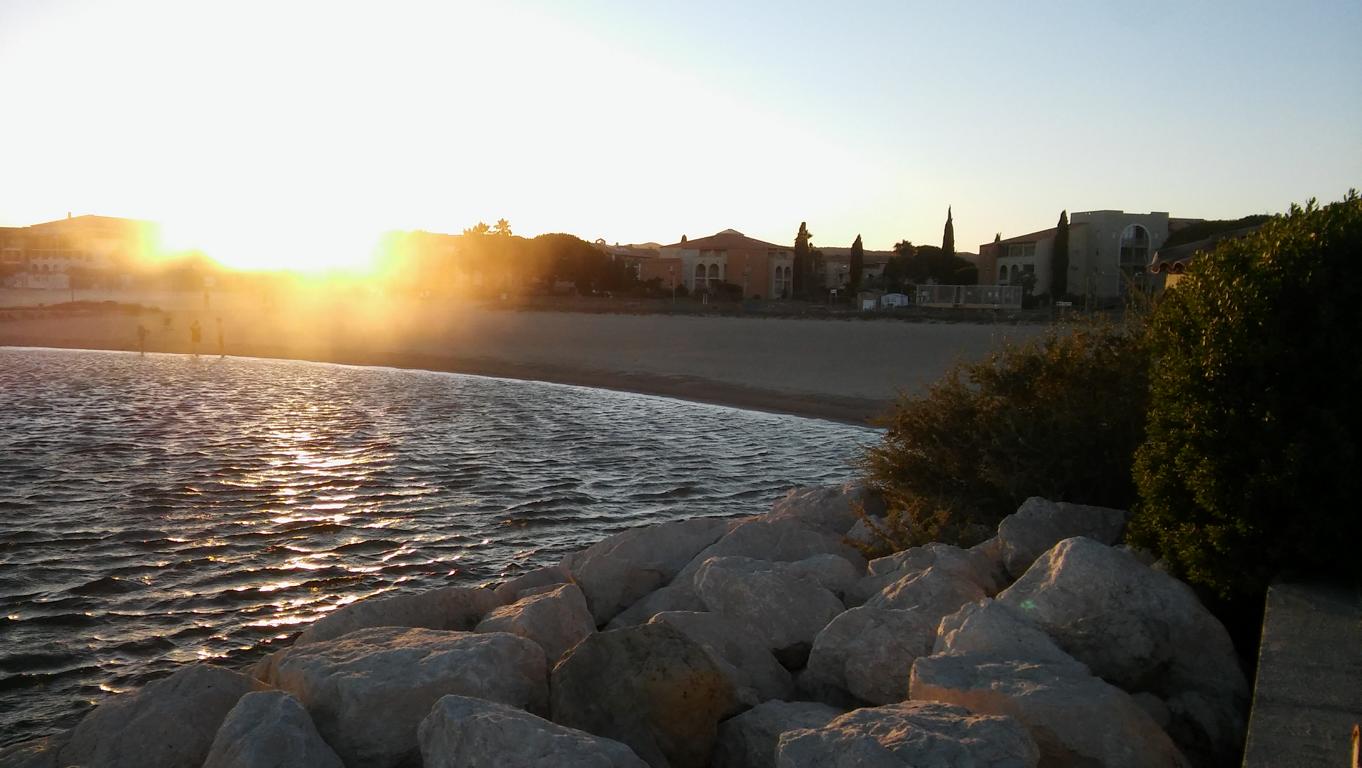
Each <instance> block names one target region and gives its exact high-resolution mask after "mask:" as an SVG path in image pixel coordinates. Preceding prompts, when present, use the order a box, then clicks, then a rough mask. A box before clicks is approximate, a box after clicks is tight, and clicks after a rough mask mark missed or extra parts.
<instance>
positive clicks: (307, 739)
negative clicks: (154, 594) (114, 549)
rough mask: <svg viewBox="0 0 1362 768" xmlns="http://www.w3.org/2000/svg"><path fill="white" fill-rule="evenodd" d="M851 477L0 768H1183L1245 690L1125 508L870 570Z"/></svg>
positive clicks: (171, 682)
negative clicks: (1146, 551)
mask: <svg viewBox="0 0 1362 768" xmlns="http://www.w3.org/2000/svg"><path fill="white" fill-rule="evenodd" d="M862 506H864V507H865V508H866V509H867V510H868V511H869V512H870V513H872V514H873V513H875V512H876V511H877V510H875V508H874V506H873V504H872V503H871V499H870V498H869V495H868V494H867V493H866V491H865V490H864V489H863V488H861V487H860V486H857V485H848V486H845V487H840V488H818V489H810V490H800V491H794V492H792V493H791V494H790V495H789V496H787V497H786V498H785V499H783V500H781V501H780V502H778V503H777V504H776V505H775V507H774V509H773V510H772V511H771V512H770V513H768V514H765V515H759V516H756V517H751V518H746V519H741V520H720V519H697V520H688V521H682V522H669V523H663V524H659V525H654V526H648V527H644V528H637V529H633V530H629V531H625V532H623V533H620V534H616V535H614V536H611V537H609V538H607V539H605V540H603V541H600V542H598V543H596V544H595V545H593V546H591V547H589V548H587V549H585V550H582V551H580V552H575V553H572V554H570V555H568V556H567V557H565V558H563V560H562V562H560V563H558V564H556V565H552V566H548V567H545V568H541V569H539V570H537V571H533V572H530V573H528V574H525V575H523V576H520V577H518V578H516V579H513V580H511V581H508V582H506V583H503V584H501V585H498V586H497V587H496V588H495V589H492V588H465V587H448V588H444V589H437V590H433V591H430V592H427V593H424V594H419V595H403V596H399V597H386V598H374V599H369V600H363V601H359V602H356V603H353V604H351V605H348V606H346V607H344V608H341V609H340V610H337V611H336V612H334V613H332V614H331V615H329V616H327V617H326V618H325V619H322V620H321V621H318V622H316V623H315V624H314V625H312V626H311V627H309V628H308V629H307V630H305V631H304V632H303V633H302V634H300V635H299V636H298V637H297V638H296V640H295V642H294V643H293V645H292V646H291V647H289V648H285V649H283V650H281V651H278V652H276V653H275V654H273V655H271V656H269V657H267V658H265V659H263V660H261V661H260V662H259V663H257V664H255V665H254V666H253V667H252V668H251V669H250V670H247V671H246V672H245V673H242V672H234V671H231V670H226V669H220V668H217V667H213V666H209V665H195V666H191V667H187V668H185V669H183V670H181V671H179V672H177V673H175V674H174V675H171V676H170V677H168V678H166V679H164V680H161V681H158V682H156V683H152V684H150V685H148V686H147V687H146V688H144V689H142V690H141V691H138V692H136V693H131V694H125V695H122V696H118V697H116V698H114V699H111V700H110V701H108V702H106V703H104V704H102V705H101V706H99V707H97V708H96V709H95V710H93V711H92V712H91V713H90V714H89V715H88V716H87V717H86V718H85V719H84V720H83V721H82V722H81V723H80V724H79V725H78V726H77V727H76V728H74V729H73V730H72V731H70V732H68V733H66V734H62V735H59V736H54V737H49V738H46V739H40V740H37V741H33V742H27V743H25V744H20V745H17V746H16V747H12V748H10V749H8V750H6V751H4V752H3V753H0V766H2V767H5V768H9V767H13V766H26V767H31V768H59V767H62V766H71V765H76V766H91V767H94V766H121V765H138V766H152V767H159V766H176V767H178V766H184V767H185V768H199V766H211V767H212V768H256V767H260V768H264V767H265V766H278V765H290V766H302V767H304V768H306V767H308V766H316V767H318V768H321V767H323V766H324V767H325V768H335V767H336V766H342V765H344V766H347V767H348V768H399V767H402V766H416V765H425V766H430V767H435V766H483V765H487V766H538V765H552V766H582V767H583V768H585V767H586V766H601V767H602V768H605V767H609V766H615V767H619V768H622V767H624V766H630V767H634V766H643V765H650V766H654V767H655V768H656V767H661V766H674V767H675V768H691V767H696V768H698V767H700V766H716V767H717V768H737V767H739V766H752V767H754V768H766V767H768V766H772V767H774V766H779V767H780V768H803V767H805V766H810V767H812V766H825V765H846V766H851V765H856V766H914V765H941V766H949V765H962V766H963V765H969V766H997V767H999V768H1002V767H1003V766H1007V767H1012V766H1015V767H1017V768H1024V767H1026V766H1069V765H1083V766H1151V767H1152V766H1160V767H1163V766H1186V765H1220V764H1223V763H1224V762H1225V761H1226V760H1227V759H1228V758H1229V757H1230V756H1232V755H1234V754H1235V753H1236V751H1237V750H1238V747H1239V745H1241V744H1242V743H1243V729H1244V713H1245V707H1246V705H1247V700H1248V685H1247V682H1246V680H1245V679H1244V675H1243V673H1242V671H1241V670H1240V669H1239V667H1238V664H1237V661H1236V657H1235V655H1234V650H1233V648H1232V647H1231V644H1230V640H1229V637H1228V635H1227V634H1226V632H1225V630H1224V628H1223V627H1222V626H1221V625H1220V624H1219V623H1218V622H1217V621H1216V620H1215V619H1214V618H1213V617H1212V616H1211V615H1210V614H1209V613H1208V612H1207V611H1206V610H1205V608H1203V607H1202V606H1201V605H1200V603H1198V602H1197V599H1196V597H1195V596H1194V595H1193V594H1192V592H1191V590H1189V589H1188V588H1187V587H1186V586H1185V585H1183V584H1182V583H1181V582H1179V581H1177V580H1176V579H1173V578H1172V577H1170V576H1168V575H1166V574H1164V573H1162V572H1161V571H1159V570H1156V569H1154V568H1152V567H1150V566H1149V565H1146V564H1145V561H1144V560H1142V559H1141V558H1139V557H1138V556H1137V555H1136V554H1135V553H1132V552H1129V551H1127V550H1124V549H1121V548H1119V547H1117V546H1116V545H1117V544H1118V542H1119V540H1120V537H1121V534H1122V529H1123V527H1124V523H1125V515H1124V513H1122V512H1120V511H1119V510H1110V509H1101V508H1096V507H1085V506H1080V505H1074V504H1063V503H1051V502H1048V501H1045V500H1043V499H1030V500H1028V501H1027V502H1026V503H1025V504H1023V505H1022V507H1021V508H1020V509H1019V510H1018V511H1017V513H1016V514H1015V515H1012V516H1010V517H1008V518H1007V519H1006V520H1004V521H1003V523H1002V525H1001V526H1000V527H999V529H998V535H997V537H996V538H994V539H991V540H990V541H987V542H984V543H983V544H980V545H978V546H975V547H972V548H970V549H962V548H959V547H954V546H950V545H947V544H932V545H929V546H925V547H915V548H913V549H909V550H906V551H903V552H899V553H896V554H894V555H891V556H889V557H884V558H880V559H877V560H873V561H871V562H869V563H867V562H866V561H865V560H864V558H862V556H861V555H860V554H859V552H858V551H857V550H856V549H855V548H853V547H851V546H849V544H848V540H849V537H850V538H851V539H855V538H856V537H857V535H858V532H862V533H863V532H864V528H865V525H864V522H863V521H861V520H860V519H859V518H858V516H857V514H856V509H857V508H858V507H862Z"/></svg>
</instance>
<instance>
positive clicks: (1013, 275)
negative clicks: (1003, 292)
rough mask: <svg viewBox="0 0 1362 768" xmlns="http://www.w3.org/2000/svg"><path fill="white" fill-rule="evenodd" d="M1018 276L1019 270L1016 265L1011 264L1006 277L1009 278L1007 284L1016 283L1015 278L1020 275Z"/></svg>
mask: <svg viewBox="0 0 1362 768" xmlns="http://www.w3.org/2000/svg"><path fill="white" fill-rule="evenodd" d="M1020 274H1021V268H1020V267H1018V266H1017V265H1016V264H1013V265H1012V271H1011V272H1009V273H1008V276H1009V277H1010V279H1009V280H1008V282H1009V283H1015V282H1017V276H1018V275H1020Z"/></svg>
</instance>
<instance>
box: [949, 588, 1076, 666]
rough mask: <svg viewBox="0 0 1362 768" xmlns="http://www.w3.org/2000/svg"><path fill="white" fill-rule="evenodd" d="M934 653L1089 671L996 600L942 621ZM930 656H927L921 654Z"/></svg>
mask: <svg viewBox="0 0 1362 768" xmlns="http://www.w3.org/2000/svg"><path fill="white" fill-rule="evenodd" d="M932 651H933V653H955V654H963V653H972V654H977V655H980V656H989V657H992V658H995V659H1015V660H1018V661H1035V662H1048V663H1051V664H1072V665H1075V666H1079V667H1081V668H1082V671H1083V672H1084V673H1087V671H1088V668H1087V667H1086V666H1083V665H1082V664H1081V663H1080V662H1078V661H1076V660H1075V659H1074V657H1072V656H1070V655H1069V654H1067V653H1065V652H1064V651H1063V650H1061V649H1060V647H1059V646H1057V645H1055V641H1053V640H1051V639H1050V636H1049V635H1047V634H1045V632H1043V631H1042V630H1041V629H1040V628H1038V627H1036V625H1034V624H1032V623H1031V622H1029V621H1027V620H1026V618H1025V617H1024V616H1022V615H1021V614H1020V613H1018V612H1017V611H1016V610H1014V609H1013V608H1011V607H1009V606H1007V605H1004V604H1003V603H999V602H997V601H996V600H980V601H978V602H975V603H968V604H966V605H965V606H964V607H962V608H961V609H960V610H958V611H956V612H955V613H953V614H951V615H949V616H947V617H945V618H943V619H942V620H941V625H940V627H938V629H937V637H936V643H935V645H934V646H933V649H932ZM923 655H924V656H925V655H930V654H923Z"/></svg>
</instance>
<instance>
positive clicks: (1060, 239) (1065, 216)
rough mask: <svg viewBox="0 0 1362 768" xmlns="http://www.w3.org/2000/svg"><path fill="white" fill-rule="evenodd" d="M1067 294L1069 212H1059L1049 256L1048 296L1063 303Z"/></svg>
mask: <svg viewBox="0 0 1362 768" xmlns="http://www.w3.org/2000/svg"><path fill="white" fill-rule="evenodd" d="M1068 292H1069V212H1068V211H1067V210H1063V211H1060V212H1059V224H1058V225H1057V226H1056V227H1055V245H1054V252H1053V253H1051V255H1050V296H1051V297H1052V298H1054V299H1055V300H1056V301H1063V300H1064V295H1065V294H1067V293H1068Z"/></svg>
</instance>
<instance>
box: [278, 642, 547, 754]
mask: <svg viewBox="0 0 1362 768" xmlns="http://www.w3.org/2000/svg"><path fill="white" fill-rule="evenodd" d="M270 682H272V683H274V684H275V685H276V686H278V687H279V688H282V689H284V690H286V691H288V692H290V693H292V694H293V695H294V696H297V697H298V700H299V701H301V702H302V703H303V706H305V707H307V711H308V714H310V715H311V716H312V721H313V722H314V723H316V725H317V730H318V731H319V732H320V733H321V734H322V738H324V739H326V742H327V743H328V744H330V745H331V747H332V748H333V749H335V750H336V753H337V754H339V755H340V757H341V759H342V760H343V761H345V764H346V766H347V767H348V768H368V767H369V766H373V767H374V768H389V767H391V766H397V765H400V764H401V763H402V762H403V761H405V760H408V759H409V758H410V757H411V756H413V755H414V754H415V753H416V749H417V742H416V728H417V726H418V725H419V724H420V722H421V719H422V718H423V717H425V716H426V714H427V713H429V712H430V708H431V707H432V706H434V704H435V702H436V701H438V700H439V699H440V698H441V697H442V696H447V695H449V694H457V695H461V696H475V697H477V698H481V699H488V700H490V701H498V702H501V703H503V704H509V705H511V706H515V707H526V708H529V709H531V710H537V711H541V712H542V711H544V709H545V701H546V699H547V690H546V682H547V669H546V663H545V659H544V651H543V649H541V648H540V647H539V646H538V645H537V644H536V643H534V642H531V641H529V640H526V639H524V638H522V637H516V636H515V635H511V634H507V633H505V632H493V633H488V634H474V633H471V632H442V631H438V630H430V629H410V628H398V627H378V628H374V629H361V630H359V631H358V632H352V633H350V634H348V635H345V636H343V637H340V638H337V639H335V640H329V641H326V642H320V643H312V644H310V645H305V646H303V647H301V648H294V649H292V651H291V652H290V653H288V654H287V655H285V656H284V657H283V659H282V660H281V661H280V662H279V664H278V666H277V668H276V670H275V674H274V677H273V678H272V679H271V681H270Z"/></svg>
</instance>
